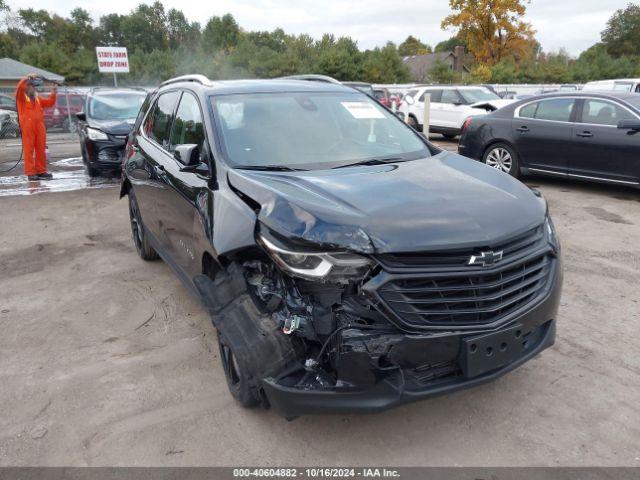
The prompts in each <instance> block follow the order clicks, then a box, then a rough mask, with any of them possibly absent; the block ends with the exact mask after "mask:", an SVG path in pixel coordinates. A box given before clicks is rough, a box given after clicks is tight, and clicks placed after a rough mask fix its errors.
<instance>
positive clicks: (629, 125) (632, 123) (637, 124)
mask: <svg viewBox="0 0 640 480" xmlns="http://www.w3.org/2000/svg"><path fill="white" fill-rule="evenodd" d="M618 128H619V129H621V130H631V131H633V132H639V131H640V120H620V121H619V122H618Z"/></svg>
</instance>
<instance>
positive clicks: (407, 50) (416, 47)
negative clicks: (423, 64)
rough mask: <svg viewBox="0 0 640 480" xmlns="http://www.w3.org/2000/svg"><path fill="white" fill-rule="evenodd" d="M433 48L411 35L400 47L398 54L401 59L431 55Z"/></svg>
mask: <svg viewBox="0 0 640 480" xmlns="http://www.w3.org/2000/svg"><path fill="white" fill-rule="evenodd" d="M431 52H432V50H431V47H430V46H429V45H427V44H426V43H422V42H421V41H420V40H418V39H417V38H416V37H414V36H413V35H409V36H408V37H407V38H406V39H405V40H404V42H402V43H401V44H400V45H398V54H399V55H400V56H401V57H408V56H411V55H424V54H425V53H431Z"/></svg>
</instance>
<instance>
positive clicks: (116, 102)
mask: <svg viewBox="0 0 640 480" xmlns="http://www.w3.org/2000/svg"><path fill="white" fill-rule="evenodd" d="M145 97H146V94H145V93H144V92H132V93H109V94H102V95H96V96H93V97H91V99H90V100H89V111H88V116H89V117H91V118H93V119H95V120H128V119H131V118H136V116H137V115H138V110H140V106H141V105H142V102H143V101H144V99H145Z"/></svg>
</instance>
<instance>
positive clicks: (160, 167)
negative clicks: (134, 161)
mask: <svg viewBox="0 0 640 480" xmlns="http://www.w3.org/2000/svg"><path fill="white" fill-rule="evenodd" d="M153 170H154V171H155V172H156V175H164V173H165V171H164V165H156V166H155V167H153Z"/></svg>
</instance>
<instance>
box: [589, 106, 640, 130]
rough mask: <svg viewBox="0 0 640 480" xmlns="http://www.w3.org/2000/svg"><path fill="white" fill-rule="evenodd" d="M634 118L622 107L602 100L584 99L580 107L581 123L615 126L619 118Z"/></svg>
mask: <svg viewBox="0 0 640 480" xmlns="http://www.w3.org/2000/svg"><path fill="white" fill-rule="evenodd" d="M635 119H636V118H635V117H634V116H633V115H632V114H631V113H630V112H629V111H627V110H625V109H624V108H622V107H620V106H618V105H616V104H614V103H611V102H606V101H603V100H585V102H584V105H583V107H582V123H590V124H592V125H611V126H616V125H618V122H619V121H620V120H635Z"/></svg>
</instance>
